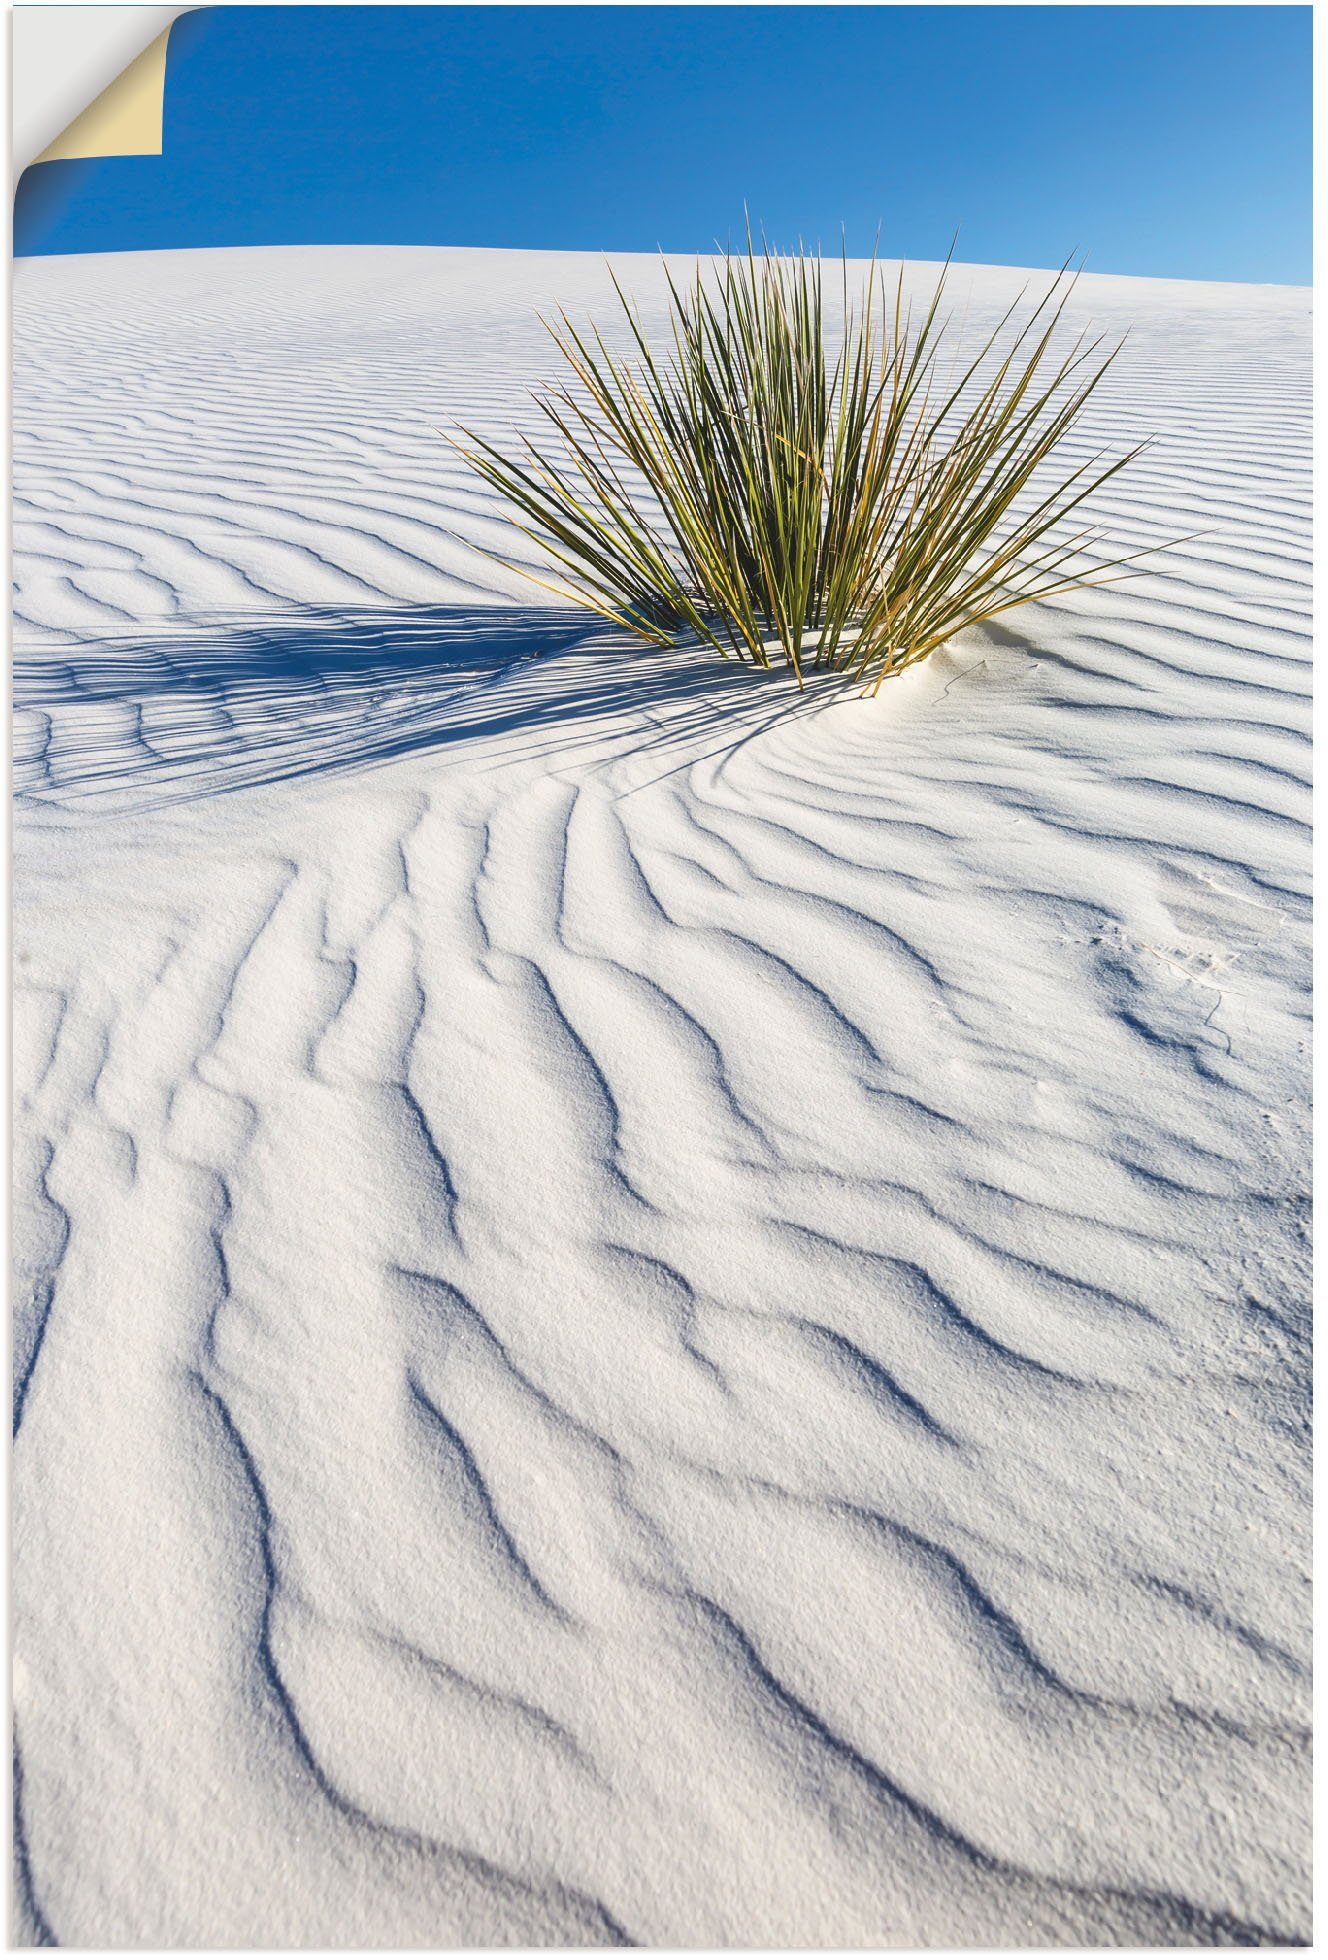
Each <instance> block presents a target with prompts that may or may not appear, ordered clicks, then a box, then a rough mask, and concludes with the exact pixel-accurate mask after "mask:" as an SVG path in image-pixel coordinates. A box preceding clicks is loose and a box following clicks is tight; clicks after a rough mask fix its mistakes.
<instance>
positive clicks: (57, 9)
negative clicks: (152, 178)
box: [11, 5, 195, 177]
mask: <svg viewBox="0 0 1328 1960" xmlns="http://www.w3.org/2000/svg"><path fill="white" fill-rule="evenodd" d="M194 11H195V9H194V8H192V7H135V6H124V7H121V6H110V7H104V6H103V7H78V6H74V7H68V6H43V5H28V6H20V7H17V8H15V9H14V11H13V13H12V14H11V21H12V23H13V53H14V65H13V84H14V118H13V125H12V133H13V164H14V174H15V177H18V176H20V175H21V174H22V173H23V171H24V170H26V169H27V167H28V165H29V164H31V163H54V162H60V161H67V160H72V159H76V158H91V157H116V156H121V157H128V156H160V155H161V150H162V125H163V104H164V99H165V89H166V49H167V42H168V40H169V38H170V31H171V28H172V27H173V26H174V25H175V22H176V21H177V20H178V19H180V17H181V16H182V15H184V14H188V13H192V12H194Z"/></svg>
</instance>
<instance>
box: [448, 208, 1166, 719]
mask: <svg viewBox="0 0 1328 1960" xmlns="http://www.w3.org/2000/svg"><path fill="white" fill-rule="evenodd" d="M664 270H665V276H666V278H667V280H668V287H669V301H670V304H669V333H668V336H667V340H666V341H664V342H663V343H662V344H659V345H653V344H652V343H651V341H650V339H649V338H648V336H647V334H646V332H645V330H644V328H643V326H642V323H641V319H640V315H639V313H638V311H637V309H636V308H635V307H634V306H633V304H632V303H631V301H630V300H629V298H628V297H627V295H626V294H625V293H624V292H623V289H622V287H621V286H620V285H619V284H618V281H617V279H616V278H615V279H614V288H615V291H616V293H617V297H618V301H619V303H620V305H621V308H622V312H623V315H624V317H625V321H626V328H627V334H626V343H625V344H626V347H627V352H626V353H615V352H614V351H612V350H611V348H610V347H609V345H608V344H607V343H606V341H605V339H604V337H603V335H602V333H601V332H600V331H599V330H598V329H596V328H594V327H586V328H581V327H577V326H575V325H573V323H572V321H571V320H570V319H569V318H568V317H567V315H566V313H561V314H560V315H559V317H558V320H557V322H556V323H555V322H549V321H545V322H544V324H545V325H546V326H547V327H548V329H549V332H550V333H551V335H552V337H553V340H554V343H555V345H556V346H557V348H558V351H559V353H560V355H561V357H562V359H563V361H564V363H565V364H566V368H567V371H568V373H567V379H566V381H565V383H563V384H562V385H556V386H553V387H551V388H549V389H547V390H544V391H542V392H540V393H539V394H537V395H536V398H535V399H536V401H537V403H538V406H539V409H540V411H541V413H542V415H543V417H544V418H545V421H546V423H547V425H548V436H547V439H541V440H539V441H533V440H530V439H529V438H527V439H526V440H525V442H524V446H523V449H522V451H521V453H520V454H519V455H516V456H513V455H508V454H505V453H504V452H503V450H501V449H500V448H499V447H498V446H497V445H495V444H493V443H491V442H488V441H486V440H484V439H482V438H481V437H479V436H477V435H475V434H474V433H473V432H471V431H468V430H467V431H463V436H464V440H462V441H459V442H458V443H457V447H458V449H459V450H460V452H461V454H462V455H463V456H464V457H465V458H466V460H467V461H468V462H469V463H470V464H471V466H472V467H473V468H474V469H475V470H476V471H478V473H479V475H480V476H481V477H482V478H484V480H485V481H486V482H487V483H489V484H490V485H492V486H493V488H495V489H496V490H498V491H499V492H501V494H502V496H503V497H504V498H505V499H506V500H507V502H508V503H509V504H510V505H511V507H512V513H513V516H514V519H515V521H516V523H517V524H518V526H519V528H520V529H521V530H522V531H523V533H524V534H525V535H526V537H527V538H529V539H530V540H531V541H532V542H533V543H534V544H535V545H537V546H538V547H539V549H540V550H541V551H542V552H543V553H544V554H545V557H546V558H547V559H548V560H549V561H551V567H556V568H557V574H558V579H559V582H558V583H557V584H554V585H553V586H552V588H551V589H553V590H555V591H557V592H559V593H560V594H561V596H563V597H566V598H570V599H573V600H575V601H576V602H577V603H579V604H581V605H585V606H589V607H591V608H592V609H593V610H594V611H596V612H599V613H602V614H603V615H605V616H606V617H607V618H609V619H612V620H616V621H618V622H619V623H620V624H622V625H624V626H626V627H629V628H630V629H631V630H632V631H633V632H634V633H637V634H639V635H640V636H641V638H642V639H645V640H648V641H652V642H654V643H656V644H671V643H673V642H674V641H675V640H676V639H678V637H679V636H680V635H683V634H686V633H689V632H690V633H692V634H695V635H696V636H697V638H698V639H700V640H701V641H702V642H704V643H706V644H707V645H709V646H711V647H714V648H715V649H717V650H718V651H719V652H720V653H722V654H725V655H736V656H737V657H738V658H739V659H742V660H749V661H754V662H755V663H756V664H757V665H759V666H762V667H767V666H769V665H770V664H771V662H772V658H773V657H778V656H780V655H782V658H783V659H784V660H785V661H786V662H787V663H788V666H789V667H790V668H791V669H792V670H793V673H794V675H795V676H796V678H797V681H798V684H799V686H801V685H802V682H803V674H804V671H805V670H806V669H808V668H809V667H810V668H830V669H833V670H834V671H836V672H838V673H840V674H843V675H845V676H846V677H849V678H851V679H853V680H856V681H858V682H860V683H862V685H863V687H864V688H865V689H868V690H871V691H875V690H876V689H877V688H879V687H880V685H881V682H882V681H883V680H885V679H886V678H887V676H889V675H892V674H897V673H899V672H900V671H901V670H902V669H903V668H905V667H908V666H910V665H912V663H913V662H915V661H918V660H921V659H923V658H925V656H926V655H927V654H928V653H930V652H931V651H932V650H933V649H934V648H935V647H937V646H939V645H940V644H941V642H942V641H944V640H947V639H949V638H951V637H952V636H953V635H954V634H956V633H958V632H959V631H960V630H961V629H962V628H963V627H965V626H970V625H973V624H975V623H976V622H977V621H980V620H984V619H990V618H992V617H993V616H994V615H996V614H997V613H1001V612H1006V611H1008V610H1009V609H1010V608H1011V607H1013V606H1019V605H1025V604H1027V603H1028V602H1029V601H1030V600H1032V599H1039V598H1046V597H1048V596H1050V595H1052V594H1054V593H1058V592H1063V591H1066V590H1068V589H1070V588H1071V587H1073V586H1079V585H1087V584H1094V583H1098V582H1100V581H1101V580H1103V579H1104V578H1105V577H1108V576H1111V575H1113V574H1115V573H1116V570H1117V568H1118V567H1119V566H1121V565H1122V564H1124V563H1125V562H1126V561H1125V559H1123V558H1116V559H1111V560H1106V561H1104V560H1102V558H1101V557H1100V555H1095V547H1096V545H1097V542H1098V541H1097V538H1096V535H1095V533H1094V532H1093V531H1092V529H1091V527H1087V528H1086V527H1083V526H1082V525H1081V524H1080V523H1079V521H1078V513H1079V510H1080V506H1081V505H1082V504H1083V502H1084V500H1085V499H1086V498H1087V497H1088V496H1089V495H1091V493H1092V492H1093V491H1095V490H1097V489H1098V488H1100V486H1101V485H1102V484H1103V483H1105V482H1106V481H1107V479H1108V478H1109V477H1111V476H1113V475H1114V474H1115V473H1116V471H1117V470H1119V469H1121V468H1123V467H1124V465H1125V464H1126V463H1128V462H1129V461H1130V460H1131V458H1132V457H1133V456H1134V455H1135V454H1137V453H1138V451H1137V450H1131V451H1129V452H1128V453H1127V454H1125V455H1122V456H1117V457H1116V458H1115V459H1114V460H1104V459H1103V457H1101V456H1098V457H1095V458H1094V459H1093V460H1091V461H1090V462H1086V463H1081V464H1080V465H1079V466H1078V467H1077V468H1074V469H1068V466H1064V467H1059V468H1058V467H1057V453H1058V451H1059V450H1060V447H1061V445H1062V443H1063V441H1064V438H1065V437H1066V435H1067V434H1068V433H1069V431H1070V430H1071V429H1072V428H1073V427H1074V425H1075V423H1076V422H1077V421H1078V419H1079V417H1080V415H1081V414H1082V412H1083V409H1084V407H1085V405H1086V403H1087V402H1088V400H1089V398H1090V396H1091V395H1092V393H1093V391H1094V389H1095V388H1096V387H1097V386H1098V384H1099V383H1100V382H1101V380H1102V377H1103V375H1104V374H1105V373H1106V371H1107V369H1108V368H1109V367H1110V365H1111V362H1112V361H1113V360H1114V358H1115V356H1116V353H1117V352H1118V351H1119V348H1118V347H1116V348H1112V349H1109V350H1106V351H1104V349H1103V344H1102V342H1101V340H1100V339H1090V338H1088V337H1087V336H1080V337H1079V338H1078V339H1077V340H1075V341H1074V342H1073V343H1072V344H1071V345H1069V346H1068V347H1064V348H1062V346H1061V342H1062V339H1063V336H1062V333H1061V328H1062V325H1063V316H1064V312H1065V307H1066V304H1067V302H1068V300H1069V297H1070V293H1071V291H1072V289H1073V283H1074V281H1073V275H1071V274H1069V273H1068V272H1067V271H1066V270H1065V269H1064V268H1063V269H1062V272H1061V273H1060V274H1059V275H1058V276H1057V277H1056V278H1055V279H1054V280H1053V281H1052V283H1051V285H1050V287H1049V289H1048V290H1047V292H1046V293H1044V295H1043V296H1042V298H1041V299H1040V300H1035V301H1032V302H1029V303H1028V304H1027V305H1025V303H1024V300H1023V298H1022V296H1021V299H1020V300H1019V301H1017V302H1016V303H1015V305H1013V306H1012V307H1011V308H1010V309H1009V310H1008V311H1007V312H1006V314H1005V315H1004V317H1003V318H1002V319H1001V320H1000V321H999V322H998V323H997V325H996V327H995V328H993V330H992V331H991V333H990V334H989V335H987V336H986V338H985V339H984V341H983V342H982V344H981V346H980V347H978V348H977V349H976V351H975V352H972V353H970V354H968V355H967V356H966V357H965V358H963V359H962V360H960V359H959V358H958V356H957V354H956V353H955V351H954V342H955V336H954V334H953V331H952V328H951V323H950V321H949V319H948V318H947V316H945V315H944V314H943V312H942V305H943V301H944V298H945V291H946V281H947V275H948V273H949V270H950V268H949V262H948V261H947V264H946V266H945V268H944V269H943V270H942V273H941V275H940V277H939V279H938V281H937V283H936V285H935V288H934V291H933V292H932V293H931V295H930V298H929V300H928V301H927V303H926V304H925V306H924V307H923V308H921V309H920V310H919V312H918V313H917V315H916V316H915V315H914V312H913V310H912V308H911V307H906V305H905V303H904V296H903V269H902V267H901V269H900V272H899V276H898V279H897V280H896V281H895V282H894V287H893V293H892V292H891V290H890V287H889V285H888V283H887V281H886V279H885V276H884V274H883V272H882V270H881V268H880V266H879V265H878V263H877V262H876V260H875V259H873V260H872V262H871V265H870V268H869V271H868V274H867V278H866V281H865V288H864V291H863V294H862V297H861V298H860V299H859V301H858V302H857V303H856V304H855V303H854V301H853V298H852V294H851V290H850V268H849V263H848V260H847V258H846V257H845V258H842V259H841V265H840V270H841V279H842V285H843V316H842V317H843V330H842V334H841V333H837V334H836V335H835V336H834V344H833V346H831V345H830V344H828V337H827V332H826V323H825V318H824V312H823V301H822V273H823V267H822V262H821V260H820V259H819V258H817V257H813V256H810V255H809V254H807V253H806V252H803V251H799V252H797V253H796V254H793V255H783V254H780V253H777V252H775V251H774V250H772V249H771V248H770V247H769V246H768V245H767V244H766V243H765V242H764V241H762V243H761V245H760V246H759V247H757V246H755V245H754V244H753V241H752V239H751V236H750V234H749V235H748V238H747V243H746V249H745V250H742V251H737V252H733V251H730V252H728V253H726V254H725V255H724V256H723V257H722V258H720V259H719V260H718V261H717V262H712V263H711V264H710V265H702V264H699V263H698V265H697V268H696V272H695V276H694V278H693V279H692V280H691V281H690V282H684V283H682V284H680V283H679V282H678V281H677V280H676V279H675V277H674V274H673V272H672V271H671V269H670V268H669V267H668V266H667V264H666V265H665V268H664ZM504 562H509V561H504ZM518 569H522V570H525V569H527V568H525V567H520V568H518ZM528 575H529V576H536V575H535V574H533V573H528ZM539 582H541V583H548V581H544V580H541V581H539Z"/></svg>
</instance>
